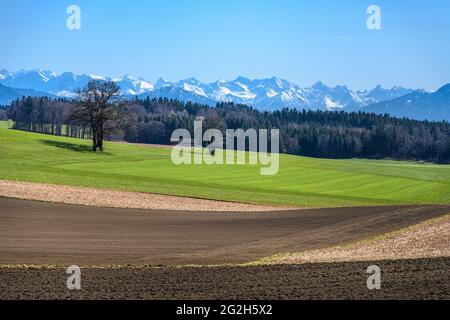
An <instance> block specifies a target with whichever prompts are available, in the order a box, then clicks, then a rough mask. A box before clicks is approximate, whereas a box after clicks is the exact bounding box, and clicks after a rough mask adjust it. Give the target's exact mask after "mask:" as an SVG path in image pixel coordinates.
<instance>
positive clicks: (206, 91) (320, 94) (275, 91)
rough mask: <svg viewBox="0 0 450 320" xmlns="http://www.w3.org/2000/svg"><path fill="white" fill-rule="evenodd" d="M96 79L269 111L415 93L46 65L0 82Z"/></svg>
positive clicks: (20, 86)
mask: <svg viewBox="0 0 450 320" xmlns="http://www.w3.org/2000/svg"><path fill="white" fill-rule="evenodd" d="M92 79H104V80H112V81H115V82H117V84H118V85H119V86H120V88H121V90H122V94H123V95H124V96H127V97H132V96H138V97H140V98H145V97H147V96H148V97H150V98H154V97H156V98H159V97H166V98H173V99H178V100H181V101H192V102H198V103H204V104H208V105H215V104H216V103H217V102H229V101H232V102H234V103H243V104H247V105H250V106H253V107H255V108H256V109H259V110H269V111H270V110H276V109H280V108H283V107H289V108H297V109H307V110H308V109H314V110H317V109H318V110H340V109H342V110H346V111H355V110H359V109H361V108H363V107H365V106H368V105H370V104H374V103H379V102H382V101H386V100H392V99H395V98H398V97H401V96H404V95H407V94H411V93H413V92H414V90H412V89H406V88H401V87H393V88H391V89H385V88H382V87H381V86H377V87H376V88H374V89H373V90H367V91H353V90H350V89H349V88H347V87H346V86H336V87H328V86H326V85H325V84H323V83H321V82H318V83H316V84H315V85H313V86H312V87H310V88H302V87H300V86H298V85H296V84H294V83H291V82H289V81H286V80H284V79H280V78H276V77H273V78H269V79H262V80H250V79H247V78H244V77H238V78H237V79H235V80H232V81H225V80H221V81H216V82H212V83H203V82H200V81H198V80H197V79H195V78H189V79H186V80H181V81H178V82H169V81H167V80H164V79H162V78H161V79H159V80H158V81H157V82H156V83H154V84H153V83H151V82H149V81H146V80H144V79H141V78H135V77H133V76H130V75H127V76H124V77H122V78H119V79H111V78H104V77H100V76H97V75H75V74H73V73H71V72H65V73H62V74H56V73H54V72H51V71H42V70H21V71H18V72H9V71H7V70H0V85H2V86H4V87H9V88H12V89H14V90H15V92H16V95H20V94H21V90H27V94H28V95H34V96H40V95H42V94H43V93H46V94H48V95H50V96H57V97H67V98H72V97H74V96H75V92H76V90H77V89H79V88H83V87H84V86H85V85H86V84H87V83H88V82H89V81H90V80H92ZM4 91H5V90H4ZM9 93H10V94H9V95H8V96H7V97H6V96H2V95H1V94H0V104H7V103H10V102H11V101H12V100H13V98H14V95H13V94H12V93H11V92H9ZM16 98H17V97H16Z"/></svg>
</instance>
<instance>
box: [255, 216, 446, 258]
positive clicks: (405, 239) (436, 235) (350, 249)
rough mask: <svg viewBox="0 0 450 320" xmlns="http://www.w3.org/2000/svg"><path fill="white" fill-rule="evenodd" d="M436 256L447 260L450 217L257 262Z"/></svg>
mask: <svg viewBox="0 0 450 320" xmlns="http://www.w3.org/2000/svg"><path fill="white" fill-rule="evenodd" d="M438 257H450V215H447V216H444V217H440V218H436V219H432V220H430V221H426V222H423V223H421V224H419V225H415V226H412V227H409V228H406V229H403V230H399V231H396V232H393V233H389V234H386V235H383V236H379V237H377V238H375V239H371V240H366V241H360V242H357V243H352V244H349V245H341V246H335V247H331V248H327V249H324V250H313V251H307V252H302V253H297V254H289V255H283V256H275V257H271V258H267V259H263V260H260V261H259V262H258V263H263V264H264V263H269V264H301V263H322V262H347V261H373V260H397V259H420V258H438Z"/></svg>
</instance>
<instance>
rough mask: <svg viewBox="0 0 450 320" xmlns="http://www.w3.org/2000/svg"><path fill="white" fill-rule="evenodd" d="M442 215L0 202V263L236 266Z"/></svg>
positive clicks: (440, 211) (420, 209)
mask: <svg viewBox="0 0 450 320" xmlns="http://www.w3.org/2000/svg"><path fill="white" fill-rule="evenodd" d="M449 211H450V209H449V208H448V207H443V206H400V207H396V206H394V207H359V208H334V209H333V208H332V209H305V210H293V211H276V212H253V213H248V212H247V213H245V212H192V211H181V212H180V211H165V210H135V209H115V208H101V207H89V206H80V205H67V204H55V203H47V202H36V201H25V200H17V199H7V198H0V264H4V265H19V264H29V265H72V264H76V265H80V266H105V265H106V266H108V265H122V266H123V265H128V264H130V265H141V266H142V265H153V266H154V265H172V266H173V265H190V264H195V265H219V264H242V263H248V262H249V261H255V260H258V259H262V258H264V257H268V256H273V255H276V254H280V253H289V252H303V251H306V250H316V249H324V248H327V247H330V246H336V245H339V244H342V243H350V242H354V241H359V240H361V239H367V238H370V237H374V236H377V235H380V234H385V233H387V232H393V231H395V230H399V229H402V228H405V227H408V226H411V225H414V224H418V223H421V222H423V221H425V220H429V219H433V218H437V217H441V216H443V215H446V214H448V212H449ZM416 245H418V244H416Z"/></svg>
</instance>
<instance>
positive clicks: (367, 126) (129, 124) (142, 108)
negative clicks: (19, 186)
mask: <svg viewBox="0 0 450 320" xmlns="http://www.w3.org/2000/svg"><path fill="white" fill-rule="evenodd" d="M77 106H78V107H79V104H77V103H75V102H73V101H69V100H64V99H58V100H51V99H48V98H23V99H21V100H17V101H15V102H13V103H12V105H11V106H10V107H9V109H8V117H9V118H11V119H12V120H14V121H15V125H16V128H17V129H21V130H28V131H36V132H44V133H51V134H57V135H68V136H72V137H81V138H93V128H92V126H90V124H89V123H90V122H89V121H85V122H80V121H79V120H80V117H78V121H74V117H73V114H74V109H76V108H77ZM121 107H125V106H123V105H120V106H119V105H115V110H116V111H115V116H114V117H112V118H111V119H109V120H107V121H106V122H105V123H108V122H109V124H108V125H107V127H108V128H107V130H106V131H104V132H103V135H105V134H106V136H105V137H104V138H105V139H112V140H125V141H128V142H136V143H153V144H170V137H171V134H172V132H173V131H174V130H176V129H179V128H185V129H188V130H189V131H191V132H192V131H193V122H194V120H195V118H196V117H198V116H202V117H204V129H205V130H206V129H208V128H216V129H220V130H223V131H224V130H225V129H244V130H246V129H249V128H254V129H256V130H258V129H271V128H277V129H280V134H281V141H280V143H281V150H282V152H284V153H289V154H295V155H304V156H311V157H324V158H354V157H359V158H374V159H381V158H392V159H399V160H425V161H433V162H438V163H450V124H449V123H446V122H428V121H416V120H410V119H397V118H392V117H389V116H387V115H384V116H382V115H375V114H367V113H362V112H358V113H346V112H343V111H341V112H327V111H304V110H303V111H299V110H292V109H284V110H280V111H275V112H259V111H257V110H254V109H252V108H250V107H248V106H245V105H235V104H232V103H219V104H217V106H216V107H215V108H212V107H209V106H207V105H201V104H196V103H190V102H181V101H177V100H170V99H165V98H160V99H150V98H147V99H144V100H140V99H134V100H132V101H128V102H127V104H126V113H125V109H121ZM118 110H121V111H120V112H119V111H118ZM125 120H126V121H125ZM61 128H66V129H65V130H62V129H61Z"/></svg>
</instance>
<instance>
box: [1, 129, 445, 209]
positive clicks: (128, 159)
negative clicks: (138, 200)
mask: <svg viewBox="0 0 450 320" xmlns="http://www.w3.org/2000/svg"><path fill="white" fill-rule="evenodd" d="M89 143H90V142H89V141H86V140H77V139H71V138H64V137H55V136H48V135H42V134H35V133H29V132H21V131H14V130H9V129H7V123H6V122H2V123H1V127H0V148H1V150H2V152H1V153H0V179H5V180H16V181H30V182H42V183H52V184H63V185H71V186H86V187H96V188H105V189H117V190H127V191H137V192H151V193H160V194H170V195H179V196H189V197H197V198H206V199H216V200H227V201H238V202H247V203H257V204H272V205H288V206H298V207H333V206H359V205H397V204H450V166H449V165H432V164H427V163H412V162H397V161H379V160H378V161H377V160H359V159H354V160H325V159H313V158H304V157H296V156H288V155H281V158H280V172H279V174H278V175H276V176H272V177H267V176H265V177H264V176H261V175H260V171H259V167H258V166H250V165H240V166H233V165H227V166H217V165H216V166H208V165H197V166H194V165H189V166H176V165H174V164H173V163H172V162H171V159H170V154H171V151H170V149H167V148H155V147H149V146H136V145H130V144H123V143H108V144H107V145H106V152H104V153H100V154H93V153H91V152H89V150H90V148H89Z"/></svg>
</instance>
